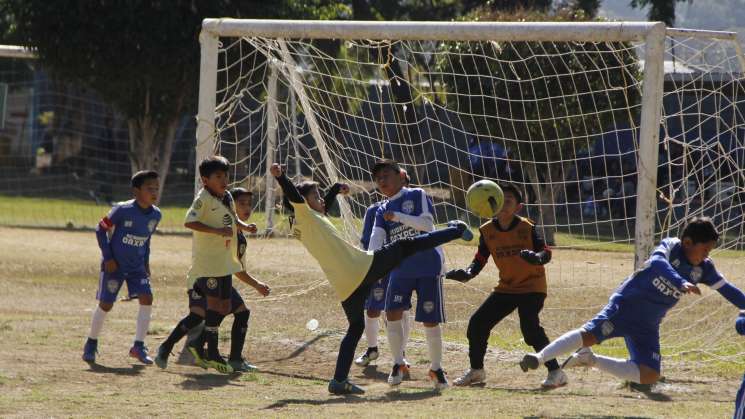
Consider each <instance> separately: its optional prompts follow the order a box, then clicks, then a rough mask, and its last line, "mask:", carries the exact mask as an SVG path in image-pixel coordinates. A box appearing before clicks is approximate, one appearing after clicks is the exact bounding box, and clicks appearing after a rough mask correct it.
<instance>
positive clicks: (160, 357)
mask: <svg viewBox="0 0 745 419" xmlns="http://www.w3.org/2000/svg"><path fill="white" fill-rule="evenodd" d="M170 355H171V349H170V348H166V346H165V345H160V346H159V347H158V354H157V355H155V359H153V361H155V365H157V366H158V368H160V369H165V368H166V367H167V366H168V357H169V356H170Z"/></svg>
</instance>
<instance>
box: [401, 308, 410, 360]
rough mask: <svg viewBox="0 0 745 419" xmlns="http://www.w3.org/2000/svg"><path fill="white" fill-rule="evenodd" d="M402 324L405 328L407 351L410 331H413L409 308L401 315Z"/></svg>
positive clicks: (404, 347) (404, 345) (404, 348)
mask: <svg viewBox="0 0 745 419" xmlns="http://www.w3.org/2000/svg"><path fill="white" fill-rule="evenodd" d="M401 325H402V326H403V328H404V342H403V351H404V353H406V344H408V343H409V333H411V316H410V315H409V310H406V311H404V312H403V315H402V316H401Z"/></svg>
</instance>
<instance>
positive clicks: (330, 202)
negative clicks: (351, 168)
mask: <svg viewBox="0 0 745 419" xmlns="http://www.w3.org/2000/svg"><path fill="white" fill-rule="evenodd" d="M340 190H341V183H334V185H333V186H331V187H330V188H329V190H328V191H327V192H326V195H325V196H324V197H323V202H325V203H326V214H327V215H328V213H329V210H330V209H331V208H332V207H333V206H334V204H336V195H339V191H340Z"/></svg>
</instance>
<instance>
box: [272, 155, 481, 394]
mask: <svg viewBox="0 0 745 419" xmlns="http://www.w3.org/2000/svg"><path fill="white" fill-rule="evenodd" d="M270 172H271V174H272V175H273V176H274V177H275V178H276V179H277V181H278V182H279V185H280V187H281V188H282V191H283V192H284V194H285V200H286V204H287V206H288V207H289V208H290V209H291V210H292V211H293V213H294V216H293V219H292V229H293V234H294V235H295V237H297V238H298V239H299V240H300V242H301V243H302V244H303V246H305V248H306V249H307V250H308V252H310V254H311V256H313V257H314V258H315V259H316V260H317V261H318V264H319V265H320V266H321V269H322V270H323V272H324V273H325V274H326V278H327V279H328V281H329V282H330V283H331V286H332V287H333V288H334V290H335V291H336V294H337V296H338V297H339V300H340V301H341V305H342V308H343V309H344V314H345V315H346V317H347V321H348V322H349V327H348V329H347V333H346V335H345V336H344V338H343V339H342V341H341V345H340V347H339V356H338V357H337V360H336V371H335V372H334V378H333V379H331V381H330V382H329V386H328V389H329V392H330V393H333V394H353V393H356V394H359V393H364V390H363V389H362V388H360V387H359V386H357V385H355V384H353V383H351V382H350V381H349V378H348V375H349V369H350V367H351V366H352V360H353V359H354V351H355V349H356V348H357V343H358V342H359V340H360V337H362V332H363V331H364V329H365V315H364V311H365V299H366V298H367V296H368V295H369V293H370V285H371V284H373V283H375V282H376V281H377V280H378V279H380V278H382V277H384V276H386V275H387V274H388V273H389V272H390V271H391V270H393V269H394V268H395V267H396V266H398V264H399V263H401V261H402V260H404V259H405V258H407V257H409V256H411V255H413V254H415V253H417V252H419V251H422V250H427V249H432V248H434V247H436V246H439V245H442V244H445V243H447V242H450V241H452V240H455V239H459V238H462V239H463V240H472V239H473V233H471V230H470V229H469V228H468V226H467V225H466V223H464V222H462V221H457V220H456V221H450V222H449V223H448V227H447V228H444V229H442V230H437V231H433V232H431V233H424V234H421V235H418V236H416V237H408V238H404V239H401V240H398V241H396V242H394V243H389V244H386V245H385V246H383V247H382V248H380V249H379V250H376V251H374V252H366V251H363V250H361V249H359V248H358V247H355V246H352V245H351V244H349V243H347V242H346V241H345V240H344V239H343V238H342V235H341V232H339V230H337V229H336V227H334V225H333V224H331V222H330V221H329V220H328V218H326V217H325V216H324V214H325V213H326V203H325V202H324V200H323V199H322V198H321V196H320V194H319V190H318V184H317V183H315V182H302V183H300V184H298V185H293V184H292V182H290V180H289V179H288V178H287V176H285V174H284V172H283V170H282V168H281V167H280V166H279V165H278V164H274V165H272V167H271V169H270ZM336 187H337V188H339V190H340V192H341V193H343V194H347V193H349V187H348V186H347V185H343V184H337V186H336ZM329 204H331V203H329Z"/></svg>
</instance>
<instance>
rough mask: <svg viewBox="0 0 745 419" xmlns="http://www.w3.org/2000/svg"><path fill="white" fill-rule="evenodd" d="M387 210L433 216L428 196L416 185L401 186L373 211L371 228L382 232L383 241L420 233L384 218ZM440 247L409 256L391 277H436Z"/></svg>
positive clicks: (439, 263)
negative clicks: (413, 186)
mask: <svg viewBox="0 0 745 419" xmlns="http://www.w3.org/2000/svg"><path fill="white" fill-rule="evenodd" d="M387 211H393V212H400V213H402V214H406V215H412V216H416V217H419V216H422V215H424V216H429V217H432V218H434V215H433V214H434V206H433V205H432V199H430V197H429V196H427V194H426V192H424V190H423V189H420V188H402V189H401V190H400V191H399V192H398V193H397V194H396V195H394V196H392V197H390V198H388V200H387V201H385V202H383V203H382V204H381V205H380V208H378V211H377V212H376V214H375V227H380V228H382V229H384V230H385V231H386V242H388V243H393V242H395V241H396V240H400V239H403V238H406V237H414V236H418V235H419V234H421V233H422V232H420V231H417V230H416V229H414V228H411V227H409V226H406V225H404V224H401V223H399V222H396V221H386V220H385V219H384V218H383V214H384V213H385V212H387ZM443 260H444V258H443V257H442V250H441V249H440V248H439V247H437V248H435V249H430V250H425V251H422V252H419V253H416V254H414V255H413V256H410V257H408V258H406V259H404V260H403V262H401V264H400V265H398V267H397V268H396V269H394V270H393V271H391V274H390V277H391V278H422V277H427V276H438V275H440V274H441V273H442V263H443Z"/></svg>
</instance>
